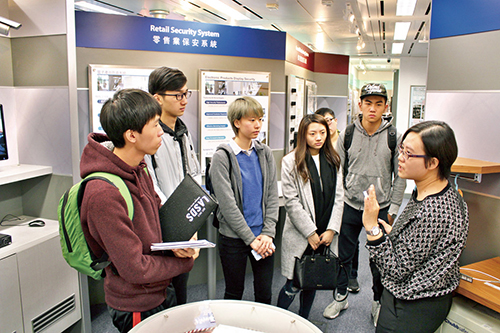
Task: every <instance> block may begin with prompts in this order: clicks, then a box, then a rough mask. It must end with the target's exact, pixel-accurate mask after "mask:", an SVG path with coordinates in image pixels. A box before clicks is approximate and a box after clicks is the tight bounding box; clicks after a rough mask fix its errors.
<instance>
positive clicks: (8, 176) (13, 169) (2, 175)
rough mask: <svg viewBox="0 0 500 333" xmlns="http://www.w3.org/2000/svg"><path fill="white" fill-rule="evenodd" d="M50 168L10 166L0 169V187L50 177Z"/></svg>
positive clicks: (21, 165)
mask: <svg viewBox="0 0 500 333" xmlns="http://www.w3.org/2000/svg"><path fill="white" fill-rule="evenodd" d="M51 173H52V167H50V166H42V165H28V164H20V165H11V166H5V167H1V168H0V185H5V184H10V183H14V182H18V181H22V180H26V179H31V178H35V177H40V176H45V175H50V174H51Z"/></svg>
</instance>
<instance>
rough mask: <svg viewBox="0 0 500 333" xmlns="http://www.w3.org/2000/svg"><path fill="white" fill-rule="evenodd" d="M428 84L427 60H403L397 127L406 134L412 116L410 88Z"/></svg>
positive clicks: (407, 58)
mask: <svg viewBox="0 0 500 333" xmlns="http://www.w3.org/2000/svg"><path fill="white" fill-rule="evenodd" d="M426 84H427V58H426V57H425V58H424V57H406V58H401V60H400V65H399V91H398V107H397V110H398V117H397V123H396V127H397V128H398V130H399V131H401V132H404V131H406V130H407V129H408V124H409V115H410V87H411V86H421V85H423V86H425V85H426Z"/></svg>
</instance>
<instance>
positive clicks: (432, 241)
mask: <svg viewBox="0 0 500 333" xmlns="http://www.w3.org/2000/svg"><path fill="white" fill-rule="evenodd" d="M468 229H469V213H468V209H467V205H466V204H465V202H464V200H463V199H462V197H461V196H460V194H458V192H457V191H456V190H455V189H453V188H452V187H451V186H450V185H449V184H448V185H447V186H446V187H445V188H444V189H443V190H442V191H441V192H439V193H437V194H434V195H431V196H428V197H426V198H425V199H424V200H422V201H418V200H417V191H416V190H415V191H414V192H413V194H412V197H411V199H410V201H409V202H408V204H407V205H406V207H405V209H404V211H403V212H402V213H401V215H400V216H399V218H398V219H397V221H396V222H395V224H394V227H393V229H392V231H391V233H390V234H389V235H388V236H386V235H384V236H383V237H382V238H380V239H377V240H375V241H368V242H367V245H366V247H367V249H368V251H369V253H370V259H371V260H373V261H374V262H375V263H376V264H377V267H378V268H379V270H380V273H381V274H382V284H383V285H384V287H385V288H386V289H387V291H389V292H390V293H391V294H392V295H394V297H396V298H398V299H403V300H415V299H421V298H425V297H437V296H443V295H446V294H449V293H451V292H452V291H453V290H455V289H456V288H457V287H458V284H459V282H460V270H459V263H458V259H459V257H460V254H461V253H462V250H463V248H464V247H465V241H466V239H467V232H468Z"/></svg>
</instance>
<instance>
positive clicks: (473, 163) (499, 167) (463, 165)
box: [451, 157, 500, 175]
mask: <svg viewBox="0 0 500 333" xmlns="http://www.w3.org/2000/svg"><path fill="white" fill-rule="evenodd" d="M451 172H456V173H479V174H483V175H484V174H488V173H500V163H494V162H486V161H481V160H474V159H471V158H464V157H458V158H457V160H456V161H455V163H453V165H452V166H451Z"/></svg>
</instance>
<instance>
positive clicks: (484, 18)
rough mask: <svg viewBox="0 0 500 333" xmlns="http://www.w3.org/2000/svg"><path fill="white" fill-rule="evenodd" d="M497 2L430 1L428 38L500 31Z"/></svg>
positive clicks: (499, 8) (480, 0) (482, 0)
mask: <svg viewBox="0 0 500 333" xmlns="http://www.w3.org/2000/svg"><path fill="white" fill-rule="evenodd" d="M499 13H500V1H498V0H474V1H470V0H435V1H432V15H431V33H430V38H431V39H435V38H443V37H452V36H461V35H468V34H475V33H480V32H487V31H494V30H500V19H499V18H498V15H499Z"/></svg>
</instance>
